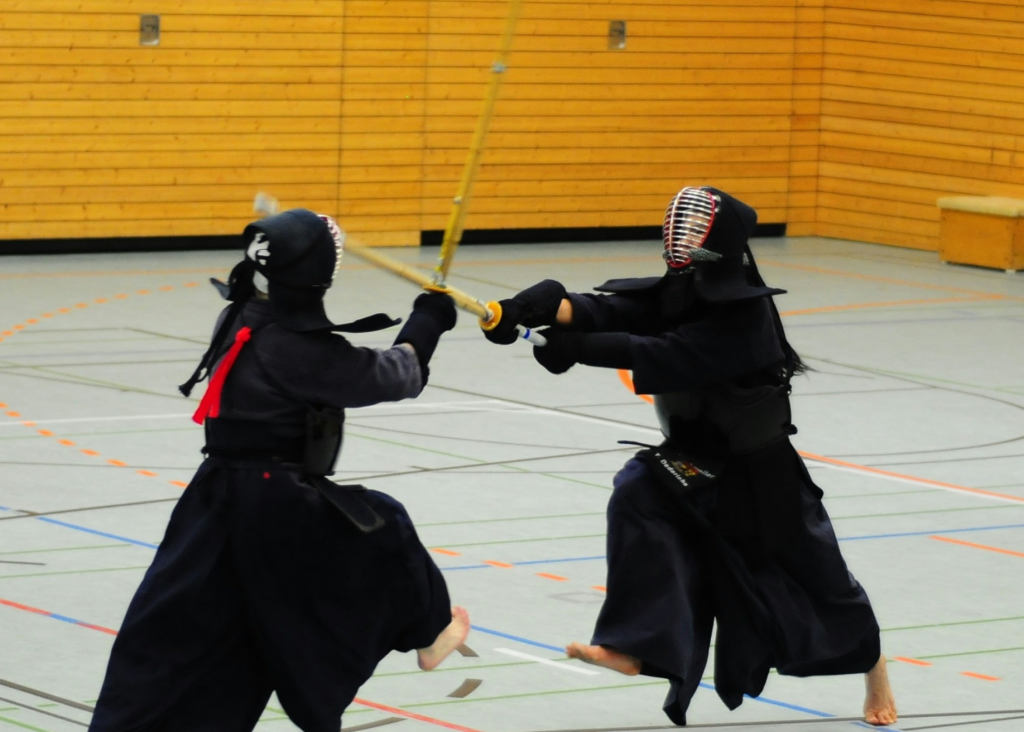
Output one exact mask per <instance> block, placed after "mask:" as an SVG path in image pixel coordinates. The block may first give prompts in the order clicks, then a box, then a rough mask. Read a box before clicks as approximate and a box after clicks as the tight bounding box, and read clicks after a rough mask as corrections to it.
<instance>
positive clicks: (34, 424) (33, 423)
mask: <svg viewBox="0 0 1024 732" xmlns="http://www.w3.org/2000/svg"><path fill="white" fill-rule="evenodd" d="M22 424H23V425H24V426H26V427H35V426H36V423H35V422H22Z"/></svg>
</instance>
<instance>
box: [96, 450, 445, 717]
mask: <svg viewBox="0 0 1024 732" xmlns="http://www.w3.org/2000/svg"><path fill="white" fill-rule="evenodd" d="M361 495H362V498H363V500H364V501H365V502H366V503H367V504H369V505H370V506H371V507H372V508H373V509H374V510H375V511H376V512H377V514H378V515H379V516H381V517H382V518H383V519H384V520H385V526H384V528H381V529H379V530H378V531H375V532H372V533H369V534H364V533H362V532H361V531H359V530H358V529H357V528H356V527H355V526H354V525H353V524H352V523H351V522H350V521H349V520H348V519H346V518H345V517H344V516H343V515H342V514H341V513H340V512H339V511H338V510H337V509H335V508H334V507H333V506H332V505H330V504H329V503H328V502H327V501H326V500H325V499H324V497H323V495H322V494H321V493H320V492H318V491H317V489H316V488H314V487H313V486H312V485H309V484H308V483H305V482H304V481H303V480H301V478H300V474H299V472H298V471H296V470H289V469H286V468H284V467H280V466H253V465H250V466H244V465H242V464H238V463H235V464H232V463H229V462H226V461H223V460H218V459H215V458H210V459H208V460H206V462H204V463H203V465H202V466H201V467H200V469H199V471H198V473H197V474H196V476H195V478H194V479H193V480H192V483H191V485H189V487H188V488H187V489H186V490H185V492H184V494H183V495H182V497H181V500H180V501H179V502H178V504H177V506H176V507H175V509H174V513H173V515H172V517H171V521H170V524H169V526H168V528H167V533H166V536H165V537H164V540H163V542H162V543H161V545H160V548H159V550H158V551H157V555H156V558H155V560H154V561H153V564H152V566H151V567H150V568H149V570H148V571H147V573H146V576H145V578H144V579H143V581H142V585H141V586H140V587H139V590H138V592H137V593H136V595H135V598H134V599H133V600H132V602H131V605H130V606H129V608H128V613H127V616H126V618H125V620H124V623H123V625H122V627H121V632H120V635H119V636H118V638H117V639H116V641H115V642H114V648H113V652H112V654H111V658H110V664H109V667H108V669H107V675H106V678H105V680H104V685H103V691H102V693H101V694H100V699H99V701H98V702H97V705H96V711H95V714H94V716H93V720H92V725H91V726H90V730H94V731H95V732H100V731H102V732H121V731H124V732H127V730H133V731H134V730H140V731H141V730H154V731H157V730H159V731H161V732H163V731H165V730H166V731H167V732H171V731H181V732H186V731H187V732H204V731H207V730H208V731H209V732H226V731H228V730H249V729H252V728H253V726H254V725H255V724H256V722H257V721H258V719H259V717H260V715H261V714H262V712H263V710H264V708H265V707H266V704H267V700H268V699H269V697H270V694H271V692H272V691H276V692H277V695H278V698H279V699H280V701H281V704H282V706H283V707H284V709H285V711H286V712H287V713H288V716H289V717H291V719H292V720H293V721H294V722H295V724H297V725H298V726H299V727H300V728H301V729H303V730H305V731H306V732H337V730H338V725H339V720H340V718H341V715H342V712H343V711H344V710H345V708H346V707H347V706H348V705H349V704H350V703H351V702H352V699H353V698H354V697H355V695H356V692H357V690H358V689H359V687H360V685H362V684H363V683H364V682H365V681H366V680H367V679H368V678H370V675H371V674H372V673H373V670H374V668H375V667H376V666H377V663H378V662H379V661H380V659H382V658H383V657H384V656H385V655H387V654H388V653H389V652H391V651H392V650H396V651H409V650H412V649H415V648H425V647H427V646H429V645H431V644H432V643H433V642H434V640H435V639H436V637H437V635H438V634H439V633H440V632H441V631H442V630H444V628H445V627H446V626H447V625H448V624H449V623H450V622H451V604H450V601H449V598H448V592H447V589H446V586H445V582H444V578H443V577H442V576H441V573H440V571H439V570H438V568H437V566H436V565H435V564H434V562H433V560H432V559H431V558H430V556H429V555H428V554H427V551H426V549H424V547H423V545H422V544H421V543H420V541H419V539H418V538H417V536H416V532H415V530H414V528H413V525H412V522H411V520H410V519H409V516H408V514H407V513H406V511H405V509H404V508H403V507H402V505H401V504H400V503H398V502H397V501H395V500H394V499H393V498H390V497H389V496H387V495H385V494H383V493H379V492H376V491H366V492H365V493H362V494H361Z"/></svg>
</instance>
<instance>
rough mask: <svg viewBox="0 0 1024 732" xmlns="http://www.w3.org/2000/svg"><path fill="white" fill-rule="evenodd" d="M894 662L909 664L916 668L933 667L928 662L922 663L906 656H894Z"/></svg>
mask: <svg viewBox="0 0 1024 732" xmlns="http://www.w3.org/2000/svg"><path fill="white" fill-rule="evenodd" d="M892 660H893V661H899V662H901V663H909V664H912V665H914V666H931V664H930V663H928V662H927V661H921V660H919V659H917V658H907V657H905V656H893V659H892Z"/></svg>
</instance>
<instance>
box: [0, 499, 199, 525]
mask: <svg viewBox="0 0 1024 732" xmlns="http://www.w3.org/2000/svg"><path fill="white" fill-rule="evenodd" d="M179 498H180V496H175V497H174V498H154V499H152V500H150V501H134V502H132V503H111V504H107V505H105V506H86V507H85V508H63V509H60V510H58V511H42V512H40V513H31V512H28V511H26V512H25V513H24V515H22V516H0V521H14V520H15V519H23V518H38V517H40V516H56V515H57V514H61V513H79V512H80V511H102V510H104V509H107V508H127V507H129V506H145V505H147V504H150V503H169V502H170V501H177V500H178V499H179Z"/></svg>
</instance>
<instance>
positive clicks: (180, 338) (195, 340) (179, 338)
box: [122, 327, 210, 346]
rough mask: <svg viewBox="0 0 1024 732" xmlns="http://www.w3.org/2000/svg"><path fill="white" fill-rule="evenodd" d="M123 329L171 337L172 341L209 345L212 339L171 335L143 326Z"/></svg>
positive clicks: (159, 336)
mask: <svg viewBox="0 0 1024 732" xmlns="http://www.w3.org/2000/svg"><path fill="white" fill-rule="evenodd" d="M122 330H131V331H134V332H136V333H145V334H146V335H151V336H157V337H158V338H169V339H170V340H172V341H185V342H186V343H197V344H199V345H200V346H208V345H210V341H209V340H204V339H199V338H188V337H186V336H176V335H171V334H169V333H159V332H157V331H155V330H145V329H143V328H128V327H126V328H123V329H122Z"/></svg>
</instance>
